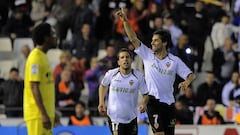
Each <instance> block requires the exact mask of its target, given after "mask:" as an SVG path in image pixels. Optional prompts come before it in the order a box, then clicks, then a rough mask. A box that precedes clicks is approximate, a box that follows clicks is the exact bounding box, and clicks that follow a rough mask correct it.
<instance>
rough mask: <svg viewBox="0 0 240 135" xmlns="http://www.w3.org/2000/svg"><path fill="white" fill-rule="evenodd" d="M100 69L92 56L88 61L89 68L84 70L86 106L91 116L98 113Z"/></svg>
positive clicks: (95, 58)
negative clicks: (87, 91) (87, 90)
mask: <svg viewBox="0 0 240 135" xmlns="http://www.w3.org/2000/svg"><path fill="white" fill-rule="evenodd" d="M101 70H102V69H101V66H100V65H99V64H98V60H97V57H92V58H91V61H90V69H88V70H87V71H86V72H85V79H86V82H87V84H88V89H89V94H88V107H89V108H90V114H91V116H97V115H98V110H97V107H98V87H99V84H100V77H101V76H102V75H103V72H102V71H101Z"/></svg>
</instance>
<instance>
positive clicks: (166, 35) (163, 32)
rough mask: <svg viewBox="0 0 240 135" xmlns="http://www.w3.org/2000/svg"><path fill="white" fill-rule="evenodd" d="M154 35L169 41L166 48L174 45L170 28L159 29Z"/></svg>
mask: <svg viewBox="0 0 240 135" xmlns="http://www.w3.org/2000/svg"><path fill="white" fill-rule="evenodd" d="M153 35H159V37H160V39H161V40H162V42H167V46H166V49H168V47H171V46H172V39H171V34H170V32H169V31H168V30H163V29H159V30H156V31H155V32H153Z"/></svg>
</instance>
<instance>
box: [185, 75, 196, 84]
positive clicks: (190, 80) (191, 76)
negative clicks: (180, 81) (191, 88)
mask: <svg viewBox="0 0 240 135" xmlns="http://www.w3.org/2000/svg"><path fill="white" fill-rule="evenodd" d="M194 79H195V75H194V74H193V73H191V74H189V75H188V76H187V79H186V80H185V81H186V82H188V83H189V84H190V83H191V82H192V81H193V80H194Z"/></svg>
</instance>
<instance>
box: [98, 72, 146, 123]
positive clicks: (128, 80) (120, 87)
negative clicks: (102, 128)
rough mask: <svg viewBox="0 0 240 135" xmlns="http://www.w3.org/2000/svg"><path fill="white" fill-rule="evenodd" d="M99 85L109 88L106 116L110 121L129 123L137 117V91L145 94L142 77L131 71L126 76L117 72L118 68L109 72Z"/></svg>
mask: <svg viewBox="0 0 240 135" xmlns="http://www.w3.org/2000/svg"><path fill="white" fill-rule="evenodd" d="M101 85H103V86H109V85H110V86H109V96H108V107H107V114H108V116H109V117H110V119H111V121H113V122H119V123H130V122H131V121H132V120H133V119H135V118H136V117H137V101H138V91H139V90H140V92H141V94H147V92H148V90H147V86H146V83H145V78H144V75H143V74H142V73H141V72H140V71H138V70H134V69H133V70H132V72H131V73H130V74H128V75H123V74H121V73H120V72H119V68H115V69H112V70H109V71H108V72H107V73H106V74H105V76H104V78H103V80H102V82H101Z"/></svg>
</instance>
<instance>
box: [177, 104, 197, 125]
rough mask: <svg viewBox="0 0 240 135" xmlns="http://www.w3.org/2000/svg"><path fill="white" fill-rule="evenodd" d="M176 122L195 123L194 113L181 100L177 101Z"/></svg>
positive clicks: (179, 123)
mask: <svg viewBox="0 0 240 135" xmlns="http://www.w3.org/2000/svg"><path fill="white" fill-rule="evenodd" d="M175 113H176V124H177V125H182V124H193V113H192V112H191V111H190V110H189V109H188V108H187V107H186V106H184V104H183V103H182V102H181V101H177V102H176V103H175Z"/></svg>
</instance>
